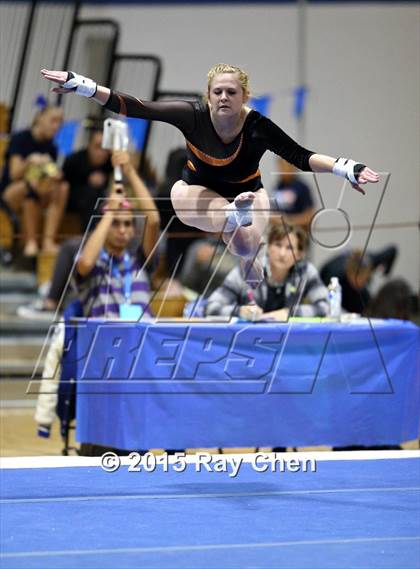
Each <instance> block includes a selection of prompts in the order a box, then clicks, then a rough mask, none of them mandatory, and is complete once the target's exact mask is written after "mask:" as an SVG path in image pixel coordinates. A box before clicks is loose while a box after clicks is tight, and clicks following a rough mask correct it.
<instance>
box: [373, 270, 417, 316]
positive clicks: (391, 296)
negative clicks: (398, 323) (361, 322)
mask: <svg viewBox="0 0 420 569" xmlns="http://www.w3.org/2000/svg"><path fill="white" fill-rule="evenodd" d="M418 299H419V297H418V295H415V294H414V293H413V291H412V290H411V287H410V285H409V284H408V282H407V281H406V280H404V279H401V278H398V279H391V280H390V281H388V282H387V283H385V284H384V285H383V286H381V288H380V289H379V290H378V292H377V293H376V295H375V296H374V297H373V298H372V299H371V301H370V303H369V305H368V307H367V310H366V311H365V312H366V316H369V317H372V318H398V319H400V320H411V319H413V317H414V316H415V315H416V314H418V305H419V302H418Z"/></svg>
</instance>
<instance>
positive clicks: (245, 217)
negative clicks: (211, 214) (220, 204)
mask: <svg viewBox="0 0 420 569" xmlns="http://www.w3.org/2000/svg"><path fill="white" fill-rule="evenodd" d="M254 200H255V194H254V193H253V192H242V194H239V195H238V196H236V198H235V199H234V201H233V202H232V203H230V204H228V205H227V206H225V207H224V210H225V215H226V219H227V221H226V226H225V228H224V231H225V232H227V233H229V232H231V231H234V230H235V229H236V228H237V227H249V226H250V225H252V204H253V202H254Z"/></svg>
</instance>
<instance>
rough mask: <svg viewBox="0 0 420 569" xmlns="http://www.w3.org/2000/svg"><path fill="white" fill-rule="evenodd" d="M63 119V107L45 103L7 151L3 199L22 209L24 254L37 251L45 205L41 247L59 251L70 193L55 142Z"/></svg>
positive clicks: (0, 183)
mask: <svg viewBox="0 0 420 569" xmlns="http://www.w3.org/2000/svg"><path fill="white" fill-rule="evenodd" d="M62 119H63V113H62V110H61V109H60V108H58V107H53V106H46V107H45V108H43V109H42V110H40V111H38V112H37V113H36V115H35V118H34V120H33V123H32V126H31V128H30V129H28V130H23V131H21V132H17V133H16V134H13V135H12V137H11V140H10V144H9V147H8V150H7V152H6V161H5V167H4V171H3V176H2V179H1V181H0V195H1V201H2V202H3V204H5V205H6V207H7V208H9V210H11V211H13V212H15V213H20V212H22V229H23V234H24V250H23V254H24V256H25V257H35V256H36V255H37V254H38V241H37V233H38V222H39V218H40V214H41V212H42V210H43V209H44V208H45V209H46V214H45V222H44V230H43V239H42V249H43V251H44V252H47V253H54V252H56V250H57V245H56V243H55V239H56V236H57V231H58V228H59V226H60V222H61V219H62V215H63V212H64V209H65V206H66V202H67V195H68V185H67V184H66V183H65V182H63V180H62V174H61V172H60V171H59V169H58V168H57V165H56V160H57V147H56V145H55V144H54V141H53V139H54V136H55V135H56V134H57V132H58V130H59V128H60V126H61V123H62Z"/></svg>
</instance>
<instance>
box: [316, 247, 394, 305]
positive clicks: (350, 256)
mask: <svg viewBox="0 0 420 569" xmlns="http://www.w3.org/2000/svg"><path fill="white" fill-rule="evenodd" d="M397 252H398V251H397V248H396V247H395V246H394V245H390V246H389V247H386V248H385V249H382V250H380V251H378V252H376V253H374V252H373V251H368V252H366V253H365V254H364V255H363V252H362V251H361V250H360V249H353V250H350V251H346V252H344V253H342V254H340V255H337V256H336V257H333V258H332V259H330V260H329V261H327V263H325V264H324V266H323V267H322V268H321V271H320V275H321V278H322V280H323V282H324V283H325V285H327V286H328V284H329V282H330V280H331V277H337V278H338V280H339V281H340V284H341V289H342V302H341V303H342V307H343V309H344V310H346V311H347V312H352V313H356V314H363V313H364V312H365V309H366V308H367V306H368V304H369V301H370V297H371V295H370V292H369V281H370V279H371V277H372V275H373V273H374V272H375V271H377V270H379V271H381V272H382V273H383V274H384V275H389V273H390V272H391V269H392V266H393V264H394V261H395V259H396V257H397Z"/></svg>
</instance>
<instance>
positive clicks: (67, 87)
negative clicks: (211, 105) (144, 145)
mask: <svg viewBox="0 0 420 569" xmlns="http://www.w3.org/2000/svg"><path fill="white" fill-rule="evenodd" d="M41 74H42V76H43V77H44V78H45V79H48V80H49V81H52V82H53V83H56V85H58V87H54V88H53V89H52V91H53V92H54V93H61V94H66V93H76V94H77V95H81V96H83V97H88V98H90V99H92V100H93V101H96V102H97V103H99V104H100V105H103V106H105V107H106V108H107V109H109V110H110V111H113V112H114V113H118V114H121V115H124V116H127V117H134V118H141V119H147V120H157V121H162V122H166V123H169V124H172V125H173V126H175V127H177V128H179V129H180V130H181V131H182V132H183V133H184V134H188V132H190V131H191V130H192V129H193V128H194V122H195V118H194V117H195V115H194V108H193V105H192V103H190V102H188V101H160V102H155V101H153V102H152V101H143V100H141V99H138V98H137V97H133V96H132V95H127V94H125V93H120V92H118V91H114V90H112V89H109V88H108V87H104V86H103V85H97V84H96V83H95V82H94V81H92V79H89V78H88V77H83V76H82V75H79V74H77V73H75V72H73V71H50V70H48V69H42V70H41Z"/></svg>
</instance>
